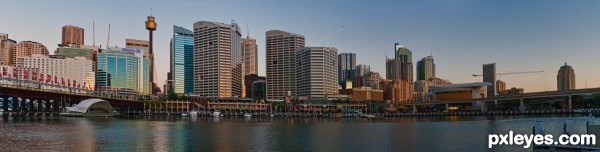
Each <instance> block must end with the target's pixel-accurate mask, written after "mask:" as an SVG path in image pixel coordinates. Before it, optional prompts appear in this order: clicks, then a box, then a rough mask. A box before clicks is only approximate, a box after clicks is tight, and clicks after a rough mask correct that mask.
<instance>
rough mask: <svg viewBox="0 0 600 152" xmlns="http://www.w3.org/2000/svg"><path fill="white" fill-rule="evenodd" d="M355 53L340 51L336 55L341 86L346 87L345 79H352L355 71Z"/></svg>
mask: <svg viewBox="0 0 600 152" xmlns="http://www.w3.org/2000/svg"><path fill="white" fill-rule="evenodd" d="M355 68H356V53H340V54H339V55H338V80H339V84H340V85H342V88H346V86H345V83H346V80H352V79H353V78H354V76H355V75H354V74H355V71H356V69H355Z"/></svg>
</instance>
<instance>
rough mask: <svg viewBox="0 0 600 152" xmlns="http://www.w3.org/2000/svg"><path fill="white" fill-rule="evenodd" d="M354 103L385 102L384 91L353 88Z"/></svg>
mask: <svg viewBox="0 0 600 152" xmlns="http://www.w3.org/2000/svg"><path fill="white" fill-rule="evenodd" d="M352 101H383V90H378V89H371V88H369V87H359V88H353V89H352Z"/></svg>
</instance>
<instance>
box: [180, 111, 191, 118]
mask: <svg viewBox="0 0 600 152" xmlns="http://www.w3.org/2000/svg"><path fill="white" fill-rule="evenodd" d="M181 116H182V117H189V116H190V115H189V114H188V113H186V112H184V113H181Z"/></svg>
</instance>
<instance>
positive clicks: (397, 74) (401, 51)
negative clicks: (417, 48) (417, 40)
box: [386, 43, 413, 82]
mask: <svg viewBox="0 0 600 152" xmlns="http://www.w3.org/2000/svg"><path fill="white" fill-rule="evenodd" d="M394 48H395V49H394V54H395V55H394V59H391V61H390V60H387V62H386V63H388V62H389V63H388V64H386V79H390V80H404V81H408V82H413V62H412V51H410V50H409V49H408V48H406V47H404V46H401V45H400V44H399V43H395V44H394ZM386 58H387V57H386ZM388 75H389V76H388Z"/></svg>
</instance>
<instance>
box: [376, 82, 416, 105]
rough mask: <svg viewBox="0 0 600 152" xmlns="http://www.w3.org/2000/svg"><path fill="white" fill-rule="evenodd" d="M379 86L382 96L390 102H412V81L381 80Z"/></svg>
mask: <svg viewBox="0 0 600 152" xmlns="http://www.w3.org/2000/svg"><path fill="white" fill-rule="evenodd" d="M379 87H381V89H382V90H383V98H384V99H385V100H389V101H391V102H392V103H402V102H412V101H413V83H412V82H409V81H404V80H388V79H385V80H382V81H381V82H380V84H379Z"/></svg>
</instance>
